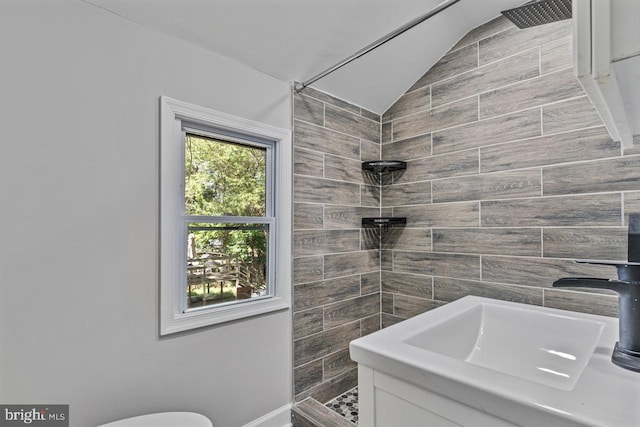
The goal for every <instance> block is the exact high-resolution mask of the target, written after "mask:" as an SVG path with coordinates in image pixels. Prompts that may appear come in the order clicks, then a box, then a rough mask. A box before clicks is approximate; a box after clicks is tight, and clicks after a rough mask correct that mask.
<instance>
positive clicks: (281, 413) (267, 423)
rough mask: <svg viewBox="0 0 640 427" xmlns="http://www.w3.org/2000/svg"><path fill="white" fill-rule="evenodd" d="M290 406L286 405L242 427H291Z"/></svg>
mask: <svg viewBox="0 0 640 427" xmlns="http://www.w3.org/2000/svg"><path fill="white" fill-rule="evenodd" d="M291 406H292V405H291V403H287V404H286V405H284V406H281V407H280V408H278V409H276V410H273V411H271V412H269V413H268V414H265V415H263V416H261V417H260V418H257V419H255V420H253V421H251V422H250V423H249V424H245V425H244V426H243V427H291Z"/></svg>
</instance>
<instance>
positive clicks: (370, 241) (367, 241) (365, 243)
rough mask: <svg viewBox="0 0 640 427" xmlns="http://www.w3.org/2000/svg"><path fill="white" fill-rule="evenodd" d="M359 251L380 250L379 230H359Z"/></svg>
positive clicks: (371, 228) (367, 228)
mask: <svg viewBox="0 0 640 427" xmlns="http://www.w3.org/2000/svg"><path fill="white" fill-rule="evenodd" d="M360 249H362V250H363V251H369V250H378V249H380V229H378V228H373V227H366V228H362V229H360Z"/></svg>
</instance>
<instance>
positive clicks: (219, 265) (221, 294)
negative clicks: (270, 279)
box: [186, 223, 269, 308]
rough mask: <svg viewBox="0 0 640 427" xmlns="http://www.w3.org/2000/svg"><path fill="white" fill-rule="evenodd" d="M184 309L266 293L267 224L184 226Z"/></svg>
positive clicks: (255, 296)
mask: <svg viewBox="0 0 640 427" xmlns="http://www.w3.org/2000/svg"><path fill="white" fill-rule="evenodd" d="M187 231H188V234H187V235H188V239H187V240H188V241H187V289H186V292H187V308H195V307H202V306H204V305H211V304H219V303H225V302H231V301H236V300H243V299H250V298H257V297H261V296H264V295H268V293H269V291H268V286H267V279H266V277H267V267H266V259H267V247H268V239H269V225H268V224H195V223H191V224H189V226H188V230H187Z"/></svg>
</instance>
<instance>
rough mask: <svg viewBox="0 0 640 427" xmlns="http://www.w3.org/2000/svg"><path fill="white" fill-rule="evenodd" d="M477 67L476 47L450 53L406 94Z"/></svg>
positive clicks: (467, 47) (470, 46)
mask: <svg viewBox="0 0 640 427" xmlns="http://www.w3.org/2000/svg"><path fill="white" fill-rule="evenodd" d="M477 67H478V45H477V44H476V43H474V44H471V45H468V46H466V47H464V48H462V49H458V50H455V51H453V52H450V53H448V54H446V55H445V56H443V57H442V58H440V60H438V62H436V64H435V65H434V66H433V67H431V68H430V69H429V71H427V72H426V73H425V74H424V75H423V76H422V77H420V78H419V79H418V81H417V82H415V83H414V85H413V86H411V88H410V89H409V90H408V91H407V93H409V92H412V91H415V90H417V89H419V88H423V87H425V86H428V85H430V84H431V83H435V82H438V81H440V80H444V79H448V78H450V77H453V76H455V75H458V74H460V73H464V72H465V71H469V70H472V69H474V68H477Z"/></svg>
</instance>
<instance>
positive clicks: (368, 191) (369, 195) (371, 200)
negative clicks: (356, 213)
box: [344, 185, 380, 207]
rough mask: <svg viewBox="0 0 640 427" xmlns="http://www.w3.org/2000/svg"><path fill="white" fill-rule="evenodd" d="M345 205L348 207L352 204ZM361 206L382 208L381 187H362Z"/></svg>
mask: <svg viewBox="0 0 640 427" xmlns="http://www.w3.org/2000/svg"><path fill="white" fill-rule="evenodd" d="M356 200H357V199H356ZM344 204H345V205H348V204H350V203H344ZM360 204H361V205H362V206H369V207H379V206H380V187H378V186H375V185H361V186H360Z"/></svg>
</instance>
